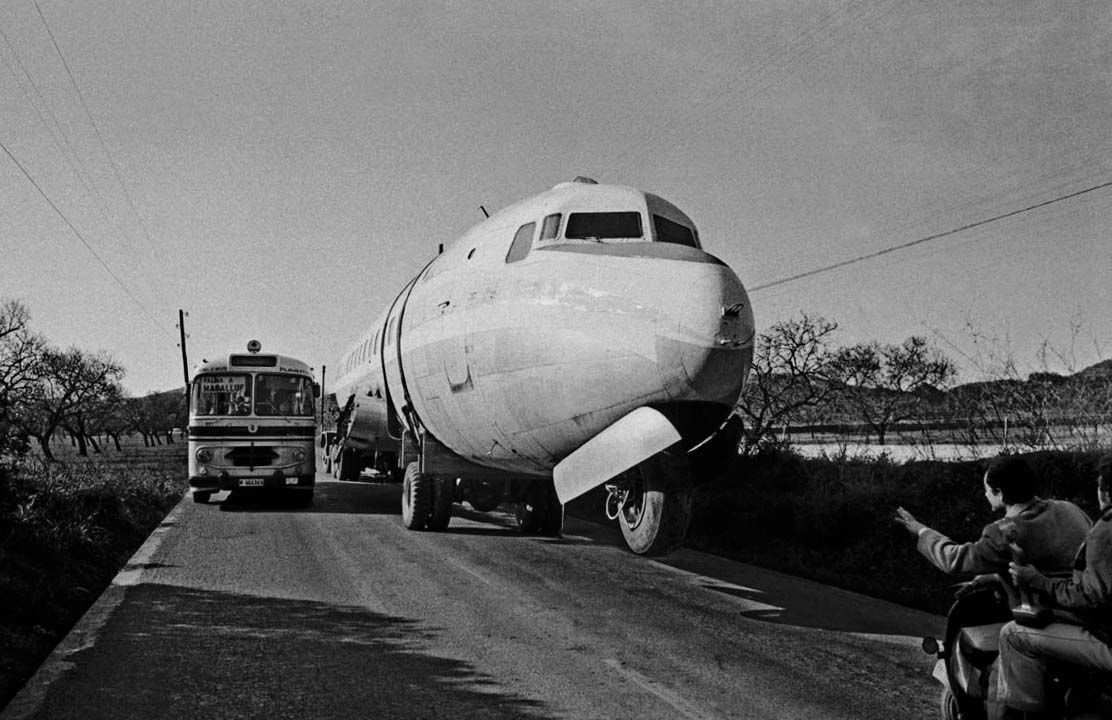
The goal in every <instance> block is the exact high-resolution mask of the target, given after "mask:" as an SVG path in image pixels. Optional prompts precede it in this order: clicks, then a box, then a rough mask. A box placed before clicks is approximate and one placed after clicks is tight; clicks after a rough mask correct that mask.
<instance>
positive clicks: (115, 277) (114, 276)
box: [0, 142, 173, 340]
mask: <svg viewBox="0 0 1112 720" xmlns="http://www.w3.org/2000/svg"><path fill="white" fill-rule="evenodd" d="M0 150H3V151H4V152H5V154H7V156H8V157H9V158H11V160H12V162H13V163H15V166H16V167H17V168H19V170H20V172H22V173H23V175H24V177H26V178H27V180H28V181H29V182H30V183H31V185H33V186H34V188H35V190H38V192H39V195H42V197H43V199H44V200H46V202H47V204H48V205H50V207H51V208H52V209H53V210H54V212H56V213H57V214H58V217H60V218H62V222H64V223H65V224H66V226H67V227H69V229H70V230H72V231H73V234H74V235H76V236H77V239H78V240H80V241H81V244H82V245H84V246H85V249H86V250H88V251H89V252H90V253H92V255H93V257H95V258H96V259H97V262H99V263H100V265H101V267H103V268H104V269H105V271H106V272H107V273H108V274H109V275H111V276H112V279H113V280H115V281H116V284H117V285H119V286H120V288H122V289H123V291H124V292H125V293H126V294H127V296H128V297H129V298H131V300H132V302H134V303H135V304H136V305H137V306H138V307H139V310H140V311H142V313H143V314H144V315H145V316H146V317H147V319H148V320H150V321H151V324H152V325H154V326H155V327H157V328H158V329H159V330H160V331H161V332H162V333H163V334H164V335H166V337H169V338H170V339H171V340H172V339H173V337H172V336H171V335H170V333H168V332H167V331H166V329H165V328H163V327H162V326H161V325H159V324H158V321H157V320H155V319H154V317H153V316H152V315H151V314H150V313H149V312H148V311H147V308H146V307H145V306H144V305H143V303H142V302H140V300H139V298H137V297H136V296H135V293H133V292H131V289H130V288H128V286H127V285H125V284H124V281H123V280H121V279H120V276H119V275H117V274H116V273H115V271H113V270H112V268H111V267H109V265H108V263H107V262H105V261H104V258H102V257H101V256H100V255H99V254H98V253H97V251H96V250H94V249H93V246H92V245H90V244H89V241H88V240H86V239H85V236H84V235H82V234H81V231H79V230H78V229H77V228H76V227H74V224H73V223H71V222H70V220H69V218H67V217H66V215H65V213H63V212H62V210H61V209H60V208H59V207H58V206H57V205H55V204H54V201H53V200H51V199H50V196H48V195H47V194H46V193H45V192H44V191H43V189H42V187H40V186H39V184H38V183H37V182H35V178H33V177H31V174H30V173H29V172H27V169H26V168H25V167H23V163H21V162H19V160H18V159H16V156H15V155H12V152H11V150H8V147H7V146H6V145H5V144H4V143H3V142H0Z"/></svg>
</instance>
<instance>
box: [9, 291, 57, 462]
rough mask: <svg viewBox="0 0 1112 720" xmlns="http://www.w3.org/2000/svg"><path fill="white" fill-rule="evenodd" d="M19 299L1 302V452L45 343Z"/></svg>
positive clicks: (29, 385) (33, 377)
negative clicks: (32, 325) (34, 330)
mask: <svg viewBox="0 0 1112 720" xmlns="http://www.w3.org/2000/svg"><path fill="white" fill-rule="evenodd" d="M30 323H31V314H30V313H29V312H28V311H27V308H26V307H24V306H23V304H22V303H20V302H19V301H18V300H9V301H7V302H5V303H4V304H3V305H0V452H2V451H3V450H5V449H7V448H9V447H10V446H11V444H12V439H13V438H12V432H13V429H14V428H13V414H14V412H15V405H16V403H17V401H18V400H19V399H20V398H21V397H23V396H24V395H25V394H26V393H27V392H28V391H29V390H30V388H31V387H32V385H33V384H34V381H35V377H36V372H37V370H38V366H39V362H40V361H41V359H42V355H43V352H44V350H45V348H46V343H45V341H44V340H43V339H42V337H41V336H40V335H38V334H36V333H34V332H32V331H31V328H30Z"/></svg>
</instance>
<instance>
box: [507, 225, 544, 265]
mask: <svg viewBox="0 0 1112 720" xmlns="http://www.w3.org/2000/svg"><path fill="white" fill-rule="evenodd" d="M536 229H537V224H536V223H535V222H531V223H528V224H527V225H522V226H521V227H519V228H518V229H517V233H516V234H514V241H513V243H512V244H511V245H510V251H509V252H508V253H506V262H508V263H512V262H517V261H518V260H521V259H523V258H524V257H525V256H526V255H528V254H529V248H530V246H532V244H533V231H534V230H536Z"/></svg>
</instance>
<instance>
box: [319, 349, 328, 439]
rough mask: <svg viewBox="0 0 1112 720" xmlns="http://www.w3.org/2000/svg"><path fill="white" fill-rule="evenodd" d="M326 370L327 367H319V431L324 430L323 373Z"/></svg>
mask: <svg viewBox="0 0 1112 720" xmlns="http://www.w3.org/2000/svg"><path fill="white" fill-rule="evenodd" d="M326 370H328V366H327V365H321V366H320V429H321V430H322V431H323V430H324V398H325V394H324V373H325V371H326Z"/></svg>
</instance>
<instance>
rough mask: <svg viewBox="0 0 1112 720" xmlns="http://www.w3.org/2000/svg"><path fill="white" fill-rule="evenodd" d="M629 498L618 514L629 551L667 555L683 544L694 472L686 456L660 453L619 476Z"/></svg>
mask: <svg viewBox="0 0 1112 720" xmlns="http://www.w3.org/2000/svg"><path fill="white" fill-rule="evenodd" d="M618 484H619V485H624V487H625V499H624V501H623V502H622V504H621V508H620V509H619V511H618V523H619V524H620V525H621V527H622V536H623V537H625V541H626V544H627V545H628V546H629V549H630V550H632V551H633V552H635V553H637V554H638V555H664V554H667V553H669V552H671V551H672V550H675V549H676V548H677V547H679V546H680V545H681V544H683V540H684V536H686V535H687V527H688V525H690V524H691V470H690V468H689V467H688V464H687V458H686V457H684V456H678V455H673V454H672V453H668V452H659V453H657V454H656V455H653V456H652V457H651V458H649V459H648V460H645V461H644V462H642V463H641V464H639V465H637V466H636V467H633V468H631V469H630V470H627V471H626V472H625V473H622V475H620V476H619V477H618Z"/></svg>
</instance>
